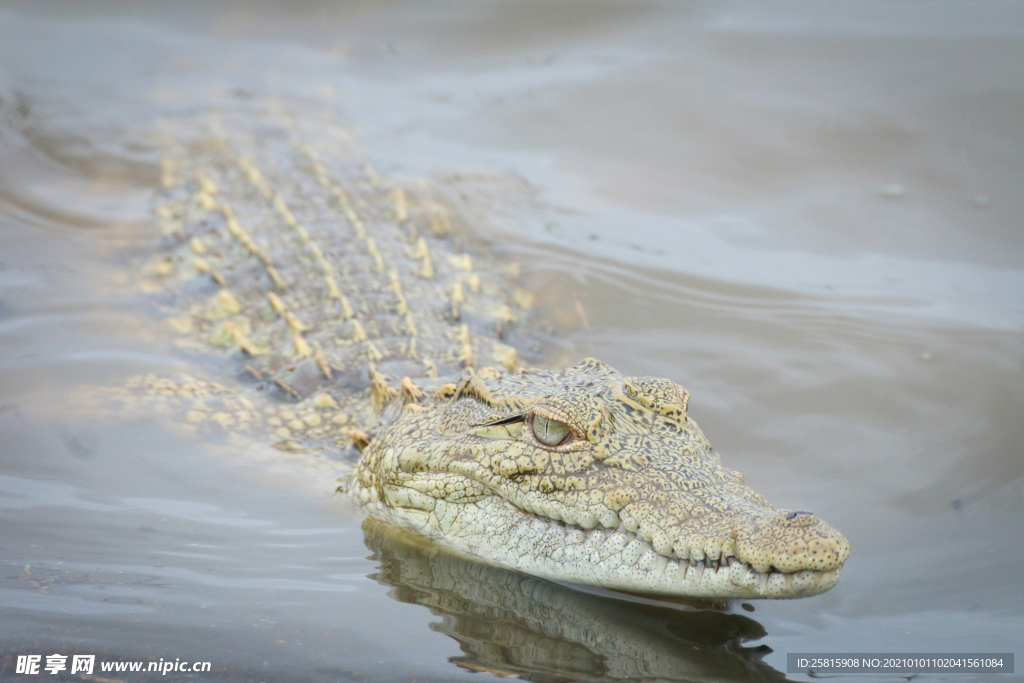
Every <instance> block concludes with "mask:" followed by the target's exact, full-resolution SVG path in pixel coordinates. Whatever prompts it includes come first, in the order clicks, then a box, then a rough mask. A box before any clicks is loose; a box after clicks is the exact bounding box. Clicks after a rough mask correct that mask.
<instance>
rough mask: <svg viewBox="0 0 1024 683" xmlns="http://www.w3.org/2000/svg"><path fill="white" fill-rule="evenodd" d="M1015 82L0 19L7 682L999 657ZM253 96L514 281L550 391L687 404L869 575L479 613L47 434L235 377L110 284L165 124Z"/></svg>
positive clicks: (1014, 280) (211, 8)
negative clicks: (153, 668) (574, 385)
mask: <svg viewBox="0 0 1024 683" xmlns="http://www.w3.org/2000/svg"><path fill="white" fill-rule="evenodd" d="M1022 64H1024V10H1022V8H1021V5H1019V4H1018V3H1010V2H977V3H969V4H965V3H959V2H940V1H935V2H932V1H921V2H887V3H880V2H866V1H865V2H852V1H851V2H832V3H828V4H827V6H826V5H821V4H820V3H811V2H779V3H773V4H772V6H771V9H768V8H767V7H762V6H761V5H758V4H754V3H747V2H726V3H691V4H686V5H683V4H671V3H664V4H663V3H656V2H587V3H584V2H566V1H564V0H559V1H558V2H546V3H540V2H520V3H512V2H459V3H436V4H434V3H401V2H352V3H337V4H333V3H320V2H301V3H274V2H261V3H244V4H232V3H227V2H214V3H175V4H174V5H173V6H164V5H161V4H157V3H153V4H144V3H143V4H140V3H117V2H105V3H92V4H89V5H81V4H70V3H66V4H62V3H40V2H31V3H29V2H22V3H19V2H6V3H3V9H2V10H0V458H2V460H0V462H2V465H0V524H2V527H0V528H2V530H3V531H2V542H0V568H2V569H3V571H2V572H0V573H2V575H3V579H2V583H0V610H2V613H3V618H2V620H0V639H2V643H3V651H2V653H0V655H3V656H11V655H16V654H19V653H29V652H38V653H42V652H44V651H45V652H46V653H51V652H64V653H65V654H68V653H72V652H82V653H95V654H99V655H102V656H106V657H110V658H115V657H117V658H123V659H145V658H159V657H163V658H166V659H174V658H182V659H190V660H208V661H211V662H212V663H213V667H214V671H213V673H212V674H209V675H207V677H208V678H209V679H210V680H254V681H256V680H263V681H270V680H282V681H283V680H324V679H340V680H452V679H467V680H468V676H469V675H470V672H475V673H474V674H473V675H475V676H476V678H475V679H474V680H486V679H488V678H492V677H496V676H499V675H505V674H514V675H519V676H522V677H524V678H527V679H529V680H538V681H540V680H543V681H562V680H566V681H568V680H615V679H619V680H621V679H623V678H634V679H635V678H643V677H647V678H655V679H657V678H662V679H668V680H711V679H714V680H747V679H754V680H761V679H769V678H771V679H774V678H777V677H780V674H779V673H778V672H779V671H784V670H785V654H786V652H797V651H803V652H806V651H846V652H858V651H861V652H863V651H888V652H898V651H911V652H914V651H916V652H942V651H1013V650H1015V649H1016V650H1018V651H1020V650H1021V649H1022V648H1021V644H1022V640H1021V633H1024V571H1022V569H1021V567H1022V566H1024V531H1022V528H1024V525H1022V519H1024V452H1022V451H1024V426H1022V425H1024V420H1022V415H1024V381H1022V379H1024V376H1022V371H1024V219H1022V216H1024V187H1022V185H1024V135H1022V132H1024V131H1022V129H1021V122H1022V121H1024V70H1022V67H1021V65H1022ZM271 99H275V101H279V102H281V103H282V104H283V105H284V106H286V107H288V108H290V109H291V110H293V111H296V112H302V113H303V114H302V115H303V116H307V117H314V118H315V117H322V118H323V120H324V121H325V125H327V123H330V125H335V126H338V125H340V126H344V127H346V129H347V130H349V131H351V132H352V134H353V135H354V136H355V137H356V138H357V139H358V140H359V141H360V144H361V145H362V146H363V147H364V148H365V149H366V150H367V154H368V155H369V158H371V159H372V160H373V162H374V164H375V166H376V167H377V169H378V171H379V172H381V173H382V174H387V175H390V176H394V177H399V178H406V179H407V178H425V179H427V180H428V181H429V182H431V183H433V184H435V185H437V186H439V187H440V188H442V189H443V191H444V192H446V193H447V196H449V197H451V198H452V201H453V202H455V203H456V204H457V208H458V210H459V211H460V213H461V215H462V216H464V217H465V221H464V222H465V223H466V225H463V226H462V227H463V228H464V229H466V230H467V231H468V234H470V235H472V236H473V239H475V240H478V241H479V242H480V243H482V244H487V243H493V244H494V245H495V246H496V247H499V248H501V249H503V250H505V251H506V252H507V253H508V254H509V258H514V259H515V260H517V261H518V262H519V263H520V264H521V265H522V268H523V273H524V278H525V280H526V282H527V283H528V285H529V286H530V288H531V289H532V290H533V291H535V292H536V293H537V296H538V308H539V312H540V315H541V317H542V319H543V320H544V321H545V322H546V324H548V325H549V326H550V329H549V333H548V334H546V335H545V339H546V341H544V343H543V344H542V345H541V347H540V348H538V349H537V350H536V354H537V355H538V358H539V359H540V362H541V363H543V364H547V365H551V366H556V365H560V364H563V363H565V362H572V361H575V360H577V359H579V358H580V357H583V356H586V355H594V356H596V357H598V358H601V359H602V360H604V361H606V362H608V363H609V364H611V365H612V366H614V367H616V368H617V369H619V370H620V371H622V372H625V373H629V374H634V375H658V376H666V377H670V378H672V379H674V380H676V381H678V382H680V383H682V384H683V385H685V386H686V387H687V388H688V389H689V390H690V391H691V393H692V395H693V399H692V401H691V411H690V413H691V415H692V416H694V417H695V419H696V420H697V421H698V422H699V423H700V424H701V426H702V427H703V429H704V431H705V432H706V433H707V435H708V436H709V438H710V440H711V441H712V443H713V444H714V445H715V447H716V448H717V449H718V450H719V451H720V452H721V453H722V454H723V458H724V460H725V462H726V463H727V464H728V465H730V466H732V467H733V468H735V469H738V470H740V471H742V472H743V473H744V474H745V475H746V477H747V481H748V483H750V484H751V485H752V486H753V487H754V488H755V489H757V490H758V491H759V492H761V493H763V494H764V495H765V496H766V497H767V498H768V499H769V500H771V501H773V502H774V503H776V504H779V505H784V506H787V507H794V508H801V509H809V510H814V511H815V512H816V513H818V514H820V515H821V516H822V517H824V518H825V519H827V520H828V521H829V522H830V523H831V524H833V525H835V526H836V527H837V528H839V529H841V530H842V531H843V532H844V533H845V534H846V536H847V537H848V538H849V539H850V541H851V543H852V546H853V553H852V556H851V559H850V560H849V561H848V562H847V565H846V568H845V570H844V573H843V578H842V581H841V583H840V584H839V586H838V587H837V588H836V589H834V590H833V591H831V592H829V593H827V594H825V595H823V596H820V597H816V598H812V599H806V600H799V601H794V602H757V603H755V604H754V608H755V611H754V612H752V613H751V612H748V611H746V610H745V609H744V608H743V607H742V606H741V605H740V604H738V603H737V604H733V605H731V606H729V607H728V608H727V609H712V608H710V607H707V606H698V607H693V606H687V605H671V604H668V603H658V602H656V601H645V600H636V599H629V598H625V597H623V596H614V595H608V594H604V593H600V592H597V593H595V592H581V591H579V590H576V589H573V588H570V587H563V586H557V585H555V584H549V583H546V582H538V581H536V580H533V579H529V578H527V577H522V576H520V575H515V574H513V573H510V572H500V571H496V570H495V571H494V572H492V574H493V575H486V576H481V574H480V572H478V571H475V570H474V569H473V566H472V565H469V566H467V565H465V564H459V563H458V562H456V561H454V560H451V558H445V557H444V556H438V555H436V554H434V553H432V551H431V550H430V549H424V548H422V547H419V546H417V545H416V544H415V543H414V542H412V541H410V539H408V538H405V537H402V535H400V534H399V535H397V536H396V535H393V534H392V535H389V534H388V533H387V532H386V530H381V529H379V528H376V527H374V526H373V525H372V524H371V525H369V526H367V527H366V528H365V529H364V528H363V527H362V526H361V525H360V522H359V521H357V520H355V519H354V518H352V517H351V516H349V515H347V514H346V512H345V509H344V504H343V502H342V501H341V500H339V499H338V497H335V496H333V495H331V491H330V487H329V486H328V485H327V484H325V482H324V481H323V480H322V479H318V478H316V477H311V476H310V475H309V473H308V471H307V469H306V468H304V467H303V466H301V464H300V463H298V462H295V463H292V464H289V463H288V462H287V461H285V462H280V461H275V462H266V461H263V460H260V459H259V458H255V457H252V458H246V457H244V455H238V454H235V455H226V454H224V453H223V452H220V451H217V450H215V449H209V448H204V447H202V446H200V445H197V444H195V443H192V442H189V441H187V440H182V439H179V438H176V437H174V436H173V435H172V434H170V433H169V432H168V431H167V430H166V429H164V428H163V427H162V426H161V425H160V424H159V422H158V421H157V420H156V419H155V418H154V419H143V420H137V421H132V422H126V423H116V422H115V423H111V422H108V421H100V420H98V419H97V420H90V419H88V416H86V417H83V416H81V415H80V414H73V413H71V412H69V411H68V410H67V409H65V408H62V407H61V406H63V405H65V401H64V399H66V398H67V397H69V396H72V395H73V394H74V392H75V389H76V387H78V386H80V385H81V384H83V383H104V382H105V383H110V384H117V383H118V382H121V381H123V379H124V378H125V377H127V376H129V375H132V374H138V373H155V374H167V373H170V372H175V371H188V372H193V373H194V374H205V375H208V376H217V373H218V372H219V371H220V372H223V371H224V368H227V367H228V364H227V363H226V362H224V361H223V360H222V359H217V358H209V359H207V360H205V361H204V362H203V363H199V364H198V365H197V363H196V361H194V360H191V361H190V360H188V357H187V356H185V355H183V354H177V353H175V352H173V350H170V351H169V350H168V349H167V345H166V344H164V343H163V340H162V339H160V338H159V335H158V334H157V333H155V332H154V330H156V329H159V328H158V326H157V325H154V324H153V320H152V318H153V311H152V309H151V308H150V306H149V304H148V303H147V301H146V298H145V296H143V295H142V294H140V292H138V291H137V290H136V289H133V288H132V287H131V286H129V285H128V283H129V282H130V281H131V279H130V278H129V277H128V275H127V273H130V272H131V268H132V267H134V266H133V264H135V263H137V262H138V261H139V260H140V259H143V258H144V257H145V256H146V254H148V253H149V251H150V250H152V249H153V247H154V244H155V241H154V235H153V231H154V230H155V227H154V225H153V219H152V217H151V215H150V207H151V201H152V197H153V193H154V191H155V188H156V186H157V184H158V182H159V145H158V143H157V139H156V137H155V136H154V134H155V132H156V131H157V130H158V125H157V121H158V119H160V118H161V117H167V118H173V117H184V116H190V115H195V114H198V113H202V112H205V111H209V110H212V109H216V108H218V107H247V106H254V105H253V103H260V102H265V101H270V100H271ZM311 120H312V119H311ZM292 465H294V466H292ZM580 625H589V630H588V628H577V627H579V626H580ZM588 633H589V634H591V635H589V636H588V635H587V634H588ZM593 633H609V634H613V637H612V638H611V640H609V639H605V640H604V642H603V644H602V642H601V639H594V638H593V637H592V634H593ZM612 641H614V642H615V643H619V644H622V647H619V648H616V647H610V646H609V645H608V642H612ZM3 662H4V663H0V676H5V677H6V676H9V675H10V676H13V674H12V673H11V670H10V666H9V665H10V660H3ZM4 667H7V668H4ZM791 677H792V678H798V679H805V678H806V677H805V676H801V675H791ZM924 678H927V679H935V680H939V679H943V678H944V677H943V676H940V675H928V676H924ZM947 678H948V677H947ZM957 680H968V679H967V678H964V677H957Z"/></svg>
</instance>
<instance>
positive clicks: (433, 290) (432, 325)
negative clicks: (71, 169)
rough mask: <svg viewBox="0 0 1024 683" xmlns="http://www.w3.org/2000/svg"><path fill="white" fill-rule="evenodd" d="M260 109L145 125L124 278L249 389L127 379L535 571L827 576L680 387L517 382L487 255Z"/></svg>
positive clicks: (807, 533) (701, 582)
mask: <svg viewBox="0 0 1024 683" xmlns="http://www.w3.org/2000/svg"><path fill="white" fill-rule="evenodd" d="M271 119H272V123H268V125H267V126H266V127H265V129H257V130H250V129H246V128H233V127H232V125H231V116H230V114H227V115H225V116H224V117H218V118H216V119H213V120H208V121H205V122H203V123H202V124H201V125H197V123H196V122H194V121H187V122H184V123H185V125H172V124H168V125H167V126H166V127H165V143H166V145H167V148H168V150H169V151H168V155H167V157H166V159H165V162H164V167H163V178H162V182H163V185H164V188H165V191H164V193H163V195H162V197H161V199H160V201H159V202H158V204H157V207H156V213H157V215H158V216H159V218H160V221H161V225H162V228H163V233H164V235H165V239H166V241H165V243H164V247H165V249H166V250H167V251H166V253H165V254H162V255H161V258H159V259H158V260H157V261H155V262H153V263H151V264H150V266H149V271H148V272H149V276H148V277H147V279H146V281H145V282H144V285H145V286H146V287H147V288H148V289H149V290H151V291H154V292H161V293H162V298H160V299H159V303H160V305H162V306H164V307H165V309H166V312H167V314H168V316H169V318H168V320H169V324H170V326H171V329H172V330H174V332H175V334H176V335H178V338H177V343H178V345H179V346H180V347H182V348H186V349H193V350H197V351H200V352H204V351H208V350H209V349H210V348H211V347H212V348H219V349H222V350H223V351H226V352H227V353H229V354H231V355H232V357H233V358H234V359H236V360H237V361H238V362H239V365H240V367H241V368H244V372H243V373H242V374H243V376H245V377H248V378H249V379H250V380H251V386H250V387H249V388H244V387H242V386H241V385H239V386H236V387H225V386H222V385H220V384H211V383H204V384H203V385H202V386H200V387H198V388H197V385H196V384H195V383H191V384H190V383H188V382H185V383H177V384H173V383H170V384H168V383H164V384H160V382H159V381H157V382H153V381H150V382H148V383H146V385H145V386H146V391H147V392H148V393H156V394H161V395H172V394H173V395H175V396H179V397H183V398H184V400H186V401H192V403H191V404H190V405H189V406H188V411H187V413H186V418H185V419H186V422H187V423H188V424H189V425H190V428H191V429H193V430H194V431H199V430H203V429H206V428H207V427H208V426H210V425H213V426H215V427H218V428H221V429H223V428H229V429H231V430H234V431H236V432H247V433H250V434H253V433H255V434H257V435H259V434H265V435H272V437H273V438H275V439H281V440H286V441H288V442H290V443H300V444H302V445H303V446H312V447H316V446H321V447H330V448H335V449H337V448H344V447H346V446H348V445H352V446H353V447H355V448H356V449H357V450H359V451H360V452H361V456H360V459H359V461H358V463H357V465H356V467H355V471H354V473H353V475H352V476H351V478H350V479H349V480H348V481H347V482H346V483H345V484H344V485H343V486H342V487H341V488H343V489H345V490H347V491H348V492H349V493H350V494H351V495H352V496H353V498H354V499H356V500H357V501H359V503H360V504H361V505H362V506H363V507H364V508H365V509H366V511H367V512H368V513H369V514H371V515H373V516H375V517H379V518H381V519H384V520H386V521H388V522H390V523H393V524H398V525H401V526H405V527H408V528H412V529H414V530H416V531H418V532H420V533H422V534H424V535H426V536H428V537H430V538H433V539H435V540H437V541H439V542H440V543H441V544H443V545H444V546H446V547H448V548H450V549H452V550H453V551H455V552H459V553H462V554H465V555H468V556H471V557H474V558H477V559H479V560H482V561H484V562H489V563H493V564H497V565H502V566H507V567H511V568H514V569H519V570H522V571H525V572H528V573H531V574H534V575H538V576H543V577H547V578H552V579H557V580H565V581H572V582H579V583H585V584H589V585H596V586H604V587H607V588H613V589H618V590H627V591H633V592H640V593H652V594H664V595H679V596H688V597H704V598H733V597H736V598H756V597H774V598H792V597H802V596H806V595H814V594H817V593H821V592H823V591H825V590H828V589H829V588H831V587H832V586H834V585H835V584H836V582H837V581H838V579H839V572H840V571H841V569H842V566H843V562H844V561H845V560H846V558H847V556H848V554H849V544H848V543H847V541H846V539H845V538H843V536H842V535H841V534H839V533H838V532H837V531H835V530H834V529H832V528H831V527H830V526H828V525H827V524H826V523H825V522H823V521H821V520H820V519H818V518H817V517H815V516H814V515H813V514H811V513H809V512H803V511H790V510H777V509H775V508H774V507H773V506H772V505H770V504H769V503H768V502H767V501H766V500H765V499H764V498H763V497H761V496H760V495H759V494H757V493H756V492H754V491H753V490H752V489H750V488H748V487H747V486H746V485H745V484H744V482H743V477H742V476H741V475H740V474H739V473H738V472H734V471H732V470H729V469H727V468H725V467H723V466H722V464H721V462H720V459H719V457H718V455H717V454H716V453H715V452H714V451H713V450H712V448H711V446H710V445H709V444H708V441H707V440H706V439H705V437H704V435H703V434H702V432H701V431H700V429H699V428H698V427H697V425H696V424H695V423H694V422H693V420H691V419H690V418H689V416H688V415H687V412H686V411H687V402H688V399H689V394H688V392H686V390H685V389H683V388H682V387H680V386H678V385H676V384H675V383H673V382H671V381H669V380H664V379H654V378H637V377H625V376H622V375H620V374H619V373H617V372H616V371H614V370H613V369H611V368H610V367H608V366H606V365H604V364H602V363H601V362H599V361H596V360H592V359H588V360H586V361H583V362H582V363H580V364H578V365H576V366H573V367H570V368H567V369H565V370H563V371H558V372H551V371H544V370H524V369H522V368H521V367H520V357H519V355H518V354H517V351H516V349H515V338H516V335H517V334H519V332H520V328H521V327H522V325H523V322H522V321H523V319H524V318H525V317H526V316H527V313H526V309H527V308H528V307H529V295H528V294H526V293H525V292H523V291H522V290H519V289H517V288H516V287H515V286H514V283H513V282H512V281H511V280H512V279H514V272H512V271H511V269H508V271H507V277H503V276H502V275H501V271H502V269H501V267H500V265H499V263H498V261H499V260H500V259H499V256H498V255H497V254H494V253H493V251H492V253H482V252H480V251H478V252H475V253H473V254H470V253H468V252H467V251H466V246H465V239H464V238H463V237H462V236H459V235H457V234H454V232H453V228H452V219H451V217H450V215H449V212H448V211H447V209H446V208H445V206H444V204H443V203H442V202H441V201H440V200H439V199H438V197H436V196H435V195H434V194H433V193H432V192H431V191H430V190H429V188H426V187H424V186H423V185H422V184H417V183H407V184H405V185H403V184H388V183H386V182H385V181H382V180H381V179H380V178H379V177H378V176H377V174H376V173H375V172H374V171H373V170H372V169H371V168H369V167H368V166H367V165H365V164H364V163H363V162H362V161H361V159H360V157H359V155H358V151H357V150H356V148H355V147H354V146H353V144H352V143H351V140H350V139H349V138H348V137H347V135H346V134H345V132H344V131H343V130H341V129H338V128H336V127H332V126H330V125H328V124H324V123H323V122H317V123H316V124H314V126H313V127H310V129H309V130H303V128H302V125H301V123H300V122H298V121H297V120H295V119H292V118H290V117H288V116H285V115H284V114H283V113H281V112H276V113H273V116H272V117H271ZM197 131H198V132H197ZM482 262H483V263H485V264H489V265H485V267H483V268H481V267H480V264H481V263H482ZM474 266H476V267H474ZM154 387H155V388H154ZM268 397H269V398H270V399H271V400H267V399H268ZM257 404H258V405H257ZM282 404H283V405H282Z"/></svg>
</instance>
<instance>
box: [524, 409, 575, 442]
mask: <svg viewBox="0 0 1024 683" xmlns="http://www.w3.org/2000/svg"><path fill="white" fill-rule="evenodd" d="M570 434H571V430H570V429H569V425H567V424H565V423H564V422H556V421H555V420H549V419H547V418H546V417H541V416H540V415H534V416H533V435H534V436H535V437H537V441H540V442H541V443H542V444H544V445H545V446H561V445H562V444H563V443H565V442H566V441H568V439H569V435H570Z"/></svg>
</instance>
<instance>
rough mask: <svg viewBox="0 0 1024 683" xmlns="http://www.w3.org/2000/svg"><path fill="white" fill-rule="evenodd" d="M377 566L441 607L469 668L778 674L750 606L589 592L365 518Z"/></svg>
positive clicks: (614, 677) (670, 676) (743, 676)
mask: <svg viewBox="0 0 1024 683" xmlns="http://www.w3.org/2000/svg"><path fill="white" fill-rule="evenodd" d="M363 531H364V533H365V542H366V545H367V547H369V548H370V550H371V551H373V558H372V559H375V560H377V561H378V562H379V563H380V571H379V573H376V574H373V575H371V578H373V579H375V580H376V581H378V582H379V583H381V584H383V585H385V586H390V587H391V591H390V595H391V597H393V598H395V599H396V600H399V601H401V602H405V603H409V604H416V605H422V606H423V607H426V608H427V609H429V610H430V611H431V612H432V613H433V614H435V615H437V616H439V617H441V621H440V622H436V623H434V624H433V625H432V626H431V628H433V629H434V630H437V631H440V632H442V633H444V634H446V635H448V636H450V637H452V638H454V639H455V640H456V641H457V642H458V643H459V646H460V647H461V649H462V652H463V653H464V654H463V656H461V657H453V658H452V659H451V660H450V661H451V662H452V663H453V664H455V665H457V666H459V667H462V668H465V669H469V670H471V671H487V672H491V673H494V674H498V675H503V676H506V675H514V676H518V677H519V678H522V679H524V680H529V681H537V682H543V683H560V682H563V681H626V680H630V681H636V680H654V681H702V682H705V683H706V682H708V681H747V680H749V681H766V680H771V681H781V680H784V679H785V677H784V676H783V674H781V673H779V672H778V671H776V670H775V669H772V668H771V667H769V666H768V665H767V664H765V663H764V662H763V661H762V657H763V656H764V655H765V654H767V653H768V652H770V651H771V650H770V649H769V648H768V647H767V646H764V645H762V646H759V647H752V648H751V647H744V646H743V645H742V644H743V643H744V642H746V641H750V640H756V639H759V638H761V637H763V636H764V635H765V631H764V628H763V627H762V626H761V625H760V624H759V623H758V622H756V621H754V620H752V619H749V618H747V617H744V616H740V615H735V614H728V613H725V612H722V611H720V610H716V609H697V608H692V607H680V608H674V607H670V606H658V605H651V604H646V603H641V602H633V601H630V600H627V599H616V598H613V597H604V596H600V595H594V594H590V593H584V592H581V591H578V590H574V589H572V588H568V587H566V586H562V585H559V584H556V583H552V582H550V581H546V580H544V579H539V578H536V577H532V576H528V575H526V574H521V573H518V572H515V571H511V570H508V569H502V568H500V567H494V566H488V565H483V564H480V563H478V562H470V561H467V560H464V559H462V558H459V557H457V556H455V555H452V554H451V553H450V552H447V551H445V550H443V549H441V548H439V547H438V546H436V545H433V544H432V543H431V542H430V541H428V540H426V539H424V538H423V537H422V536H419V535H417V534H415V533H413V532H410V531H407V530H403V529H399V528H396V527H393V526H390V525H387V524H385V523H383V522H380V521H377V520H374V519H372V518H371V519H367V520H366V522H365V523H364V524H363Z"/></svg>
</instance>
